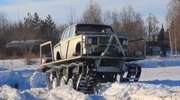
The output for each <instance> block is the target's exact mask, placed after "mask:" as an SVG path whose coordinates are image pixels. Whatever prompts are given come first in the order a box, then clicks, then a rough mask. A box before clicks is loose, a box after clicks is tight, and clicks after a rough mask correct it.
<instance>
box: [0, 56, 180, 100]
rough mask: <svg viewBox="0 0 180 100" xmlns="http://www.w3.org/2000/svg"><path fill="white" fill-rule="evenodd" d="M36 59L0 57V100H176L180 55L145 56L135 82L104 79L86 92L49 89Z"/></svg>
mask: <svg viewBox="0 0 180 100" xmlns="http://www.w3.org/2000/svg"><path fill="white" fill-rule="evenodd" d="M38 63H39V62H38V61H37V60H34V64H33V65H25V64H24V60H22V59H16V60H0V100H180V99H179V98H180V74H179V72H180V59H179V58H169V59H162V58H161V59H160V58H155V59H154V58H153V59H146V60H141V61H138V63H139V64H141V65H142V66H143V68H142V75H141V78H140V82H138V83H117V82H115V83H104V84H100V85H99V87H98V94H94V95H86V94H83V93H81V92H78V91H76V90H74V89H72V88H70V87H68V86H64V87H58V88H56V89H53V90H51V91H49V90H48V89H47V84H46V77H45V74H44V73H42V72H39V71H37V68H38Z"/></svg>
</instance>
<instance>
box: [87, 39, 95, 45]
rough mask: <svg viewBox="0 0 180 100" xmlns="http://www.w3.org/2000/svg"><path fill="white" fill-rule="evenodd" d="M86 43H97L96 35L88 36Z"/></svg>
mask: <svg viewBox="0 0 180 100" xmlns="http://www.w3.org/2000/svg"><path fill="white" fill-rule="evenodd" d="M86 44H92V45H97V38H96V37H88V38H87V39H86Z"/></svg>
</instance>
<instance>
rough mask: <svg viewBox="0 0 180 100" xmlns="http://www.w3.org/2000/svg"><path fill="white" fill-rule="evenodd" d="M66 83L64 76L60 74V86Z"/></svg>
mask: <svg viewBox="0 0 180 100" xmlns="http://www.w3.org/2000/svg"><path fill="white" fill-rule="evenodd" d="M65 85H66V77H65V76H62V78H61V79H60V86H61V87H63V86H65Z"/></svg>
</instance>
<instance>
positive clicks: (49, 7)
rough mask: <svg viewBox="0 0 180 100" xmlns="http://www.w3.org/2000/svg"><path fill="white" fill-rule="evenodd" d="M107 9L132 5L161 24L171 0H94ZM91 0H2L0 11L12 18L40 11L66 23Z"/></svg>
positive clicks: (42, 14)
mask: <svg viewBox="0 0 180 100" xmlns="http://www.w3.org/2000/svg"><path fill="white" fill-rule="evenodd" d="M94 1H96V2H97V3H98V4H99V5H100V6H101V8H102V10H103V11H107V10H121V9H122V8H123V7H126V6H129V5H131V6H132V7H133V8H134V9H135V11H136V12H139V13H140V14H141V16H142V17H143V19H146V17H147V16H148V15H149V14H150V13H151V14H153V15H155V16H157V18H158V20H159V21H160V24H165V17H166V15H167V9H168V8H167V5H168V2H169V0H94ZM88 3H89V0H0V13H4V14H5V15H6V16H7V17H8V18H9V19H10V20H12V21H18V20H22V19H23V17H24V16H26V15H27V13H28V12H31V13H33V12H38V13H39V15H40V16H46V15H47V14H50V15H52V17H53V19H55V21H56V22H57V23H66V22H68V20H69V17H68V16H70V14H73V15H74V16H75V19H78V18H79V17H80V15H81V14H82V12H83V11H84V10H85V9H86V7H87V5H88Z"/></svg>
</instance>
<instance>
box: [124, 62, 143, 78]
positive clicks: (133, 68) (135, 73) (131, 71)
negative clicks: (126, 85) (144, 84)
mask: <svg viewBox="0 0 180 100" xmlns="http://www.w3.org/2000/svg"><path fill="white" fill-rule="evenodd" d="M140 75H141V66H140V65H138V64H134V63H133V64H129V66H128V75H127V78H128V79H129V81H131V80H133V81H134V82H137V81H138V80H139V78H140Z"/></svg>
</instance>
